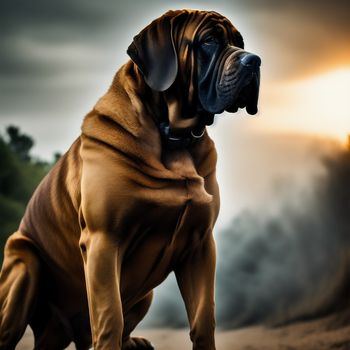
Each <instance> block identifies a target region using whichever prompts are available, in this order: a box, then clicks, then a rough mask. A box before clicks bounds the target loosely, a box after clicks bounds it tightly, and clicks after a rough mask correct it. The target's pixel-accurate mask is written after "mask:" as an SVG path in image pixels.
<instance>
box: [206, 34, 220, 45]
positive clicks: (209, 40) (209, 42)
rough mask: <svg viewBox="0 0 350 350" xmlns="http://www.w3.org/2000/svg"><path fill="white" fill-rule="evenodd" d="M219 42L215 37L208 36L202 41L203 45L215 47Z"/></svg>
mask: <svg viewBox="0 0 350 350" xmlns="http://www.w3.org/2000/svg"><path fill="white" fill-rule="evenodd" d="M218 43H219V40H218V38H216V37H215V36H214V35H208V36H207V37H206V38H204V40H203V41H202V45H205V46H207V45H215V44H218Z"/></svg>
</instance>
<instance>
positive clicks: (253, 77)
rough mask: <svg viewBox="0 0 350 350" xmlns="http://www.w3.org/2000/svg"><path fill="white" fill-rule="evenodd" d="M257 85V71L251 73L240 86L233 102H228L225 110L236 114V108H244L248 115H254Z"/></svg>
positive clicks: (256, 101)
mask: <svg viewBox="0 0 350 350" xmlns="http://www.w3.org/2000/svg"><path fill="white" fill-rule="evenodd" d="M259 83H260V77H259V71H257V72H252V73H251V74H250V75H249V76H248V77H247V78H246V79H245V82H244V84H242V85H241V87H240V89H239V91H238V93H237V95H236V97H235V98H234V101H233V102H230V104H229V105H228V107H227V108H225V110H226V111H227V112H230V113H236V112H237V111H238V108H241V109H243V108H246V110H247V113H248V114H250V115H254V114H256V113H257V112H258V98H259Z"/></svg>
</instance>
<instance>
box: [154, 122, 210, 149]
mask: <svg viewBox="0 0 350 350" xmlns="http://www.w3.org/2000/svg"><path fill="white" fill-rule="evenodd" d="M159 130H160V134H161V137H162V142H163V144H164V145H165V146H166V147H168V148H170V149H181V148H187V147H190V146H192V145H194V144H196V143H197V142H199V141H200V140H201V139H202V137H203V135H204V134H205V125H202V126H200V127H196V128H195V129H188V130H186V131H184V132H183V133H181V135H179V134H175V133H174V132H173V131H172V130H171V128H170V126H169V123H167V122H163V123H161V124H160V125H159Z"/></svg>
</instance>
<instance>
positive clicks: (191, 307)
mask: <svg viewBox="0 0 350 350" xmlns="http://www.w3.org/2000/svg"><path fill="white" fill-rule="evenodd" d="M175 274H176V278H177V282H178V285H179V288H180V291H181V294H182V298H183V300H184V302H185V306H186V310H187V315H188V319H189V322H190V327H191V332H190V336H191V340H192V342H193V349H194V350H215V339H214V331H215V305H214V279H215V242H214V239H213V237H212V234H210V235H208V236H207V238H206V239H205V240H204V241H202V242H201V243H200V245H199V246H198V247H197V248H196V249H195V250H194V251H192V252H190V253H189V255H188V256H187V257H186V258H185V259H184V261H182V262H181V264H180V265H178V266H177V268H176V269H175Z"/></svg>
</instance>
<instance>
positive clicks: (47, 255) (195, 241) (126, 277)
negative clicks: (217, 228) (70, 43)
mask: <svg viewBox="0 0 350 350" xmlns="http://www.w3.org/2000/svg"><path fill="white" fill-rule="evenodd" d="M128 53H129V55H130V57H131V59H132V60H130V61H129V62H128V63H126V64H125V65H124V66H123V67H122V68H121V69H120V70H119V72H118V73H117V74H116V76H115V78H114V80H113V83H112V85H111V87H110V88H109V90H108V92H107V93H106V94H105V95H104V96H103V97H102V98H101V99H100V100H99V101H98V103H97V104H96V106H95V107H94V109H93V110H92V111H91V112H90V113H89V114H88V115H87V117H86V118H85V120H84V123H83V126H82V134H81V136H80V137H79V138H78V139H77V140H76V141H75V142H74V144H73V145H72V147H71V148H70V149H69V151H68V152H67V153H66V154H65V155H64V156H63V157H62V158H61V159H60V161H59V162H58V163H57V164H56V165H55V167H54V168H53V169H52V170H51V171H50V173H49V174H48V175H47V176H46V177H45V179H44V180H43V181H42V183H41V184H40V186H39V187H38V189H37V190H36V192H35V193H34V195H33V197H32V199H31V201H30V202H29V205H28V207H27V210H26V213H25V215H24V217H23V220H22V222H21V224H20V227H19V229H18V231H17V232H16V233H14V234H13V235H12V236H10V238H9V239H8V241H7V244H6V248H5V260H4V264H3V268H2V272H1V280H0V282H1V289H0V349H1V350H5V349H6V350H9V349H14V348H15V346H16V344H17V342H18V341H19V339H20V338H21V336H22V335H23V332H24V330H25V328H26V326H27V324H29V325H30V326H31V328H32V329H33V331H34V335H35V349H50V350H56V349H57V350H60V349H63V348H65V347H66V346H67V345H68V344H69V343H70V342H71V341H74V342H75V344H76V347H77V349H88V348H89V347H91V346H94V348H95V349H99V350H101V349H108V350H111V349H124V350H126V349H152V346H151V344H150V343H149V342H148V341H147V340H145V339H141V338H131V337H130V333H131V332H132V331H133V330H134V328H135V327H136V325H137V324H138V323H139V322H140V320H141V319H142V318H143V317H144V315H145V314H146V312H147V310H148V308H149V306H150V303H151V299H152V289H153V288H154V287H156V286H157V285H159V284H160V283H161V282H162V281H163V280H164V279H165V278H166V277H167V275H168V274H169V273H170V272H171V271H174V272H175V274H176V278H177V281H178V285H179V288H180V290H181V294H182V297H183V300H184V302H185V305H186V310H187V313H188V319H189V322H190V327H191V333H190V335H191V340H192V342H193V348H194V349H197V350H198V349H211V350H212V349H215V343H214V327H215V319H214V273H215V244H214V240H213V235H212V230H213V226H214V223H215V220H216V218H217V215H218V211H219V192H218V186H217V182H216V178H215V164H216V152H215V148H214V144H213V142H212V141H211V139H210V138H209V137H208V135H207V133H206V130H205V127H206V125H210V124H211V123H212V122H213V117H214V114H215V113H221V112H223V111H224V110H227V111H232V112H234V111H237V109H238V107H241V108H243V107H246V109H247V112H248V113H250V114H255V113H256V111H257V109H256V108H257V107H256V106H257V99H258V87H259V65H260V59H259V58H258V57H257V56H255V55H253V54H249V53H247V52H245V51H244V50H243V40H242V37H241V35H240V34H239V33H238V32H237V30H236V29H235V28H234V27H233V26H232V24H231V23H230V22H229V21H228V20H227V19H225V18H224V17H222V16H221V15H219V14H217V13H214V12H204V11H191V10H183V11H170V12H168V13H166V14H165V15H164V16H162V17H160V18H159V19H157V20H155V21H154V22H152V23H151V24H150V25H149V26H148V27H146V28H145V29H144V30H143V31H142V32H141V33H140V34H139V35H138V36H136V37H135V38H134V41H133V43H132V44H131V45H130V47H129V50H128ZM90 325H91V330H90ZM91 334H92V336H91Z"/></svg>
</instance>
